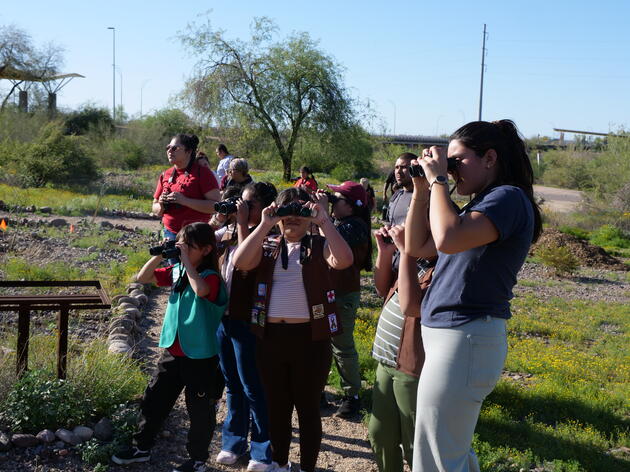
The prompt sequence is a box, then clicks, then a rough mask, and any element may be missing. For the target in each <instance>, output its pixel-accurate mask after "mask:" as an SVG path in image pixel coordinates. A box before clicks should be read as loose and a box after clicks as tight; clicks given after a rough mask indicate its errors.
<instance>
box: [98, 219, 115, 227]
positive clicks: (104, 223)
mask: <svg viewBox="0 0 630 472" xmlns="http://www.w3.org/2000/svg"><path fill="white" fill-rule="evenodd" d="M113 227H114V225H113V224H111V223H110V222H109V221H107V220H105V221H101V228H107V229H110V228H113Z"/></svg>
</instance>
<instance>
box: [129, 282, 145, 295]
mask: <svg viewBox="0 0 630 472" xmlns="http://www.w3.org/2000/svg"><path fill="white" fill-rule="evenodd" d="M134 290H140V291H142V293H144V285H142V284H141V283H139V282H132V283H130V284H129V285H127V293H131V292H133V291H134Z"/></svg>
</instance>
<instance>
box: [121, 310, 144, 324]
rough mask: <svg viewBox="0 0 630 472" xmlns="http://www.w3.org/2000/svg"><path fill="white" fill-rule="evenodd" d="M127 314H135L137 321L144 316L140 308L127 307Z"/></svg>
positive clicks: (134, 317)
mask: <svg viewBox="0 0 630 472" xmlns="http://www.w3.org/2000/svg"><path fill="white" fill-rule="evenodd" d="M125 315H127V316H133V319H134V320H135V321H138V320H139V319H140V318H141V317H142V314H141V313H140V310H138V309H137V308H127V309H126V310H125Z"/></svg>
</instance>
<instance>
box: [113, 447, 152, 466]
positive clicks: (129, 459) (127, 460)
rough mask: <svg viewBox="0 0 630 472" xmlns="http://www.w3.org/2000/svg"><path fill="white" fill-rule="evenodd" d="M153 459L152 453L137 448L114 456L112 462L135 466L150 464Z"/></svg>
mask: <svg viewBox="0 0 630 472" xmlns="http://www.w3.org/2000/svg"><path fill="white" fill-rule="evenodd" d="M149 459H151V452H150V451H143V450H141V449H138V448H137V447H135V446H132V447H128V448H127V449H123V450H122V451H120V452H119V453H117V454H114V455H113V456H112V461H114V462H115V463H116V464H118V465H126V464H133V463H134V462H148V461H149Z"/></svg>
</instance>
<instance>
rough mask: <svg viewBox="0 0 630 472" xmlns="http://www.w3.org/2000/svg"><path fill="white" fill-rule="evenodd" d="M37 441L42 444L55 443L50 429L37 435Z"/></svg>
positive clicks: (53, 434)
mask: <svg viewBox="0 0 630 472" xmlns="http://www.w3.org/2000/svg"><path fill="white" fill-rule="evenodd" d="M37 439H39V440H40V441H41V442H43V443H44V444H51V443H53V442H55V433H54V432H53V431H51V430H50V429H44V430H43V431H40V432H39V433H37Z"/></svg>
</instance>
